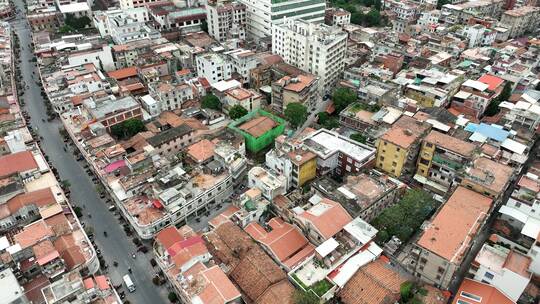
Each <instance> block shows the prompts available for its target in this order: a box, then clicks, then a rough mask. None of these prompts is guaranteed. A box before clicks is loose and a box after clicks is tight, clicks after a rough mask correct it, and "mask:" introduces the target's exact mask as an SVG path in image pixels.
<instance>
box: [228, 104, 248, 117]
mask: <svg viewBox="0 0 540 304" xmlns="http://www.w3.org/2000/svg"><path fill="white" fill-rule="evenodd" d="M247 113H248V110H246V108H244V107H242V106H241V105H234V106H233V107H232V108H231V109H230V110H229V117H231V119H234V120H236V119H238V118H241V117H243V116H244V115H246V114H247Z"/></svg>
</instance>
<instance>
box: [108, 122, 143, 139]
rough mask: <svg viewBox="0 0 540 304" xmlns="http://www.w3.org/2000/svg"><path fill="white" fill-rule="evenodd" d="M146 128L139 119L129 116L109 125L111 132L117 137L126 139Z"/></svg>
mask: <svg viewBox="0 0 540 304" xmlns="http://www.w3.org/2000/svg"><path fill="white" fill-rule="evenodd" d="M144 130H146V127H145V126H144V123H143V122H142V121H141V120H140V119H136V118H130V119H128V120H125V121H123V122H121V123H119V124H116V125H114V126H112V127H111V134H112V135H113V136H114V137H116V138H118V139H128V138H131V137H133V135H135V134H137V133H139V132H142V131H144Z"/></svg>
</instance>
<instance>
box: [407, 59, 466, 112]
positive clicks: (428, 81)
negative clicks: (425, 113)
mask: <svg viewBox="0 0 540 304" xmlns="http://www.w3.org/2000/svg"><path fill="white" fill-rule="evenodd" d="M399 75H400V74H398V76H399ZM461 82H462V77H460V76H458V75H453V74H450V73H444V72H441V71H438V70H436V69H430V70H419V71H416V75H415V78H414V82H413V83H411V84H408V85H407V87H406V88H405V96H407V97H409V98H411V99H414V100H416V101H417V104H418V106H420V107H426V108H427V107H433V106H436V107H440V106H445V105H446V104H447V103H449V102H450V98H451V97H452V96H453V95H454V94H455V93H456V92H457V91H458V90H459V86H460V84H461Z"/></svg>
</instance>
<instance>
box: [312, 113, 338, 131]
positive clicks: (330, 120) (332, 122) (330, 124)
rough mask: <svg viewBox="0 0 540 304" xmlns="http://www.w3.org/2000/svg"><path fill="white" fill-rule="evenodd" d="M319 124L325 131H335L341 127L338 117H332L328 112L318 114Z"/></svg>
mask: <svg viewBox="0 0 540 304" xmlns="http://www.w3.org/2000/svg"><path fill="white" fill-rule="evenodd" d="M317 117H318V122H319V124H320V125H321V126H322V127H323V128H325V129H328V130H330V129H333V128H337V127H339V122H338V120H337V118H336V117H334V116H331V115H330V114H328V113H327V112H319V113H318V114H317Z"/></svg>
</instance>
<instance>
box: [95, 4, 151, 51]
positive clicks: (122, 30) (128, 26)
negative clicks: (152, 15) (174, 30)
mask: <svg viewBox="0 0 540 304" xmlns="http://www.w3.org/2000/svg"><path fill="white" fill-rule="evenodd" d="M93 18H94V26H95V27H96V28H97V29H98V31H99V33H100V35H101V37H108V36H110V37H111V38H112V39H113V41H114V43H115V44H126V43H129V42H131V41H137V40H142V39H155V38H159V37H160V33H159V32H158V31H157V30H155V29H153V28H150V27H149V26H148V25H146V24H145V23H146V22H148V21H150V19H149V14H148V10H147V9H146V8H145V7H139V8H131V9H127V10H112V11H99V12H97V13H96V14H94V17H93Z"/></svg>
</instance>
